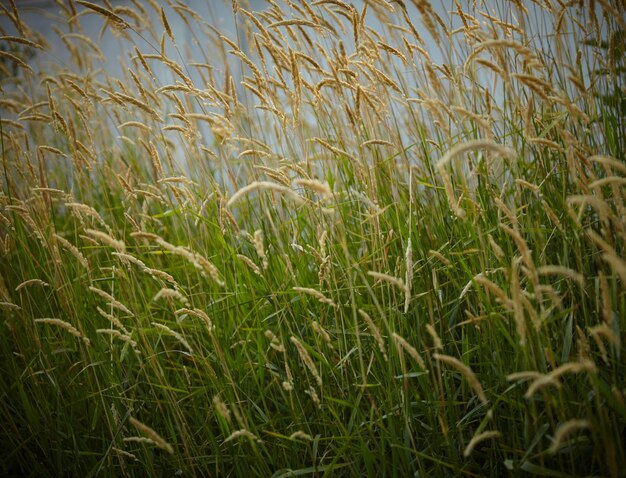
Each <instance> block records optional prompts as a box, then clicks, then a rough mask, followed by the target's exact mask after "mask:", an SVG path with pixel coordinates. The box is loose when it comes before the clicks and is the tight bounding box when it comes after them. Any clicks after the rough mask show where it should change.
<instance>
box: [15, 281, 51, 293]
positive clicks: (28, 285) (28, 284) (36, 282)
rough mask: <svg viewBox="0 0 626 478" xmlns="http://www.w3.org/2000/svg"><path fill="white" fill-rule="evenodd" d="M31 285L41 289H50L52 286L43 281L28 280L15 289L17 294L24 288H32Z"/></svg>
mask: <svg viewBox="0 0 626 478" xmlns="http://www.w3.org/2000/svg"><path fill="white" fill-rule="evenodd" d="M31 285H38V286H41V287H50V284H48V283H47V282H44V281H42V280H41V279H28V280H25V281H24V282H22V283H21V284H20V285H18V286H17V287H16V288H15V292H18V291H19V290H20V289H23V288H24V287H30V286H31Z"/></svg>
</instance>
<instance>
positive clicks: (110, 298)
mask: <svg viewBox="0 0 626 478" xmlns="http://www.w3.org/2000/svg"><path fill="white" fill-rule="evenodd" d="M89 290H90V291H91V292H93V293H95V294H97V295H99V296H100V297H102V298H103V299H104V300H106V301H107V302H108V303H109V305H110V306H111V307H114V308H116V309H118V310H121V311H122V312H124V313H125V314H127V315H130V316H131V317H134V316H135V314H133V313H132V311H131V310H130V309H129V308H128V307H126V306H125V305H124V304H122V303H121V302H119V301H118V300H117V299H115V297H113V296H112V295H111V294H109V293H108V292H105V291H103V290H102V289H98V288H97V287H94V286H92V285H90V286H89Z"/></svg>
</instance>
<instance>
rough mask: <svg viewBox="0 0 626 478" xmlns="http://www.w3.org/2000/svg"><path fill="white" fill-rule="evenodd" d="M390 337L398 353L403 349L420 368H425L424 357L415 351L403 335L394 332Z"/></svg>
mask: <svg viewBox="0 0 626 478" xmlns="http://www.w3.org/2000/svg"><path fill="white" fill-rule="evenodd" d="M391 337H392V338H393V341H394V342H395V343H396V348H397V349H398V354H401V353H402V350H404V351H405V352H406V353H407V354H409V356H410V357H411V358H412V359H413V360H415V362H416V363H417V365H419V367H420V368H421V369H423V370H426V362H424V359H423V358H422V357H421V355H420V354H419V353H418V352H417V350H416V349H415V347H413V346H412V345H411V344H410V343H408V342H407V341H406V339H405V338H404V337H402V336H401V335H398V334H397V333H395V332H393V333H392V334H391Z"/></svg>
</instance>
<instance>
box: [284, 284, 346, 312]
mask: <svg viewBox="0 0 626 478" xmlns="http://www.w3.org/2000/svg"><path fill="white" fill-rule="evenodd" d="M293 290H295V291H296V292H302V293H303V294H307V295H310V296H313V297H315V298H316V299H317V300H319V301H320V302H322V303H324V304H328V305H331V306H333V307H337V304H335V302H334V301H333V300H332V299H329V298H328V297H326V296H325V295H324V294H322V293H321V292H320V291H319V290H317V289H312V288H310V287H293Z"/></svg>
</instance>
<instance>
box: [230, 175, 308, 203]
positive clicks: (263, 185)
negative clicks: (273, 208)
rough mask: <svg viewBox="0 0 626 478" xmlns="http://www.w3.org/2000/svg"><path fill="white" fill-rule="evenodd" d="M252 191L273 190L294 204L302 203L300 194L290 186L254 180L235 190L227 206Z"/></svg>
mask: <svg viewBox="0 0 626 478" xmlns="http://www.w3.org/2000/svg"><path fill="white" fill-rule="evenodd" d="M252 191H275V192H278V193H281V194H283V195H284V196H285V197H287V198H288V199H290V200H292V201H294V202H295V203H296V204H299V205H300V204H304V199H303V198H302V196H300V195H298V194H296V193H295V192H294V191H293V190H292V189H291V188H289V187H287V186H283V185H282V184H277V183H272V182H270V181H254V182H253V183H250V184H248V185H247V186H244V187H243V188H241V189H240V190H239V191H237V192H236V193H235V194H234V195H233V196H232V197H231V198H230V199H229V200H228V203H227V205H228V207H231V206H232V205H233V204H235V203H236V202H237V201H239V200H240V199H241V198H243V197H244V196H246V195H247V194H249V193H251V192H252Z"/></svg>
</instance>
